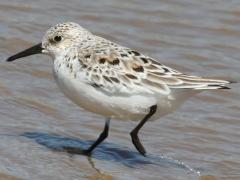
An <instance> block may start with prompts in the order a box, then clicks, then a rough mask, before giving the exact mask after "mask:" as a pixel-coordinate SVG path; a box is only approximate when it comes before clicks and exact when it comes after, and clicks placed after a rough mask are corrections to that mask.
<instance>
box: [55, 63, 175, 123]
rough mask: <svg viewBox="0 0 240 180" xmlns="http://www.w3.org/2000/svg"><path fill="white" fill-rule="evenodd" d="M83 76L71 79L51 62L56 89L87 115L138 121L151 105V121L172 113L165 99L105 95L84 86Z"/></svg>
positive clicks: (69, 75)
mask: <svg viewBox="0 0 240 180" xmlns="http://www.w3.org/2000/svg"><path fill="white" fill-rule="evenodd" d="M83 76H84V74H83V73H82V74H81V72H79V73H78V74H77V76H76V77H74V74H73V73H71V72H70V71H69V68H66V66H65V65H64V64H62V65H61V67H59V62H57V61H56V60H55V61H54V77H55V80H56V81H57V84H58V85H59V87H60V89H61V90H62V91H63V93H64V94H65V95H66V96H67V97H68V98H69V99H71V100H72V101H73V102H74V103H76V104H77V105H79V106H80V107H82V108H84V109H86V110H87V111H90V112H93V113H96V114H100V115H102V116H104V117H110V118H116V119H121V120H141V119H142V118H143V117H144V116H145V115H146V114H147V113H148V112H149V108H150V107H151V106H153V105H155V104H157V105H158V109H157V112H156V114H155V115H154V116H153V118H152V119H158V118H159V117H160V116H163V115H165V114H168V113H170V112H171V111H172V110H174V109H175V107H174V103H173V101H175V100H171V98H169V97H167V96H166V97H162V96H160V95H156V94H148V93H146V94H142V93H139V94H138V93H136V94H132V93H129V95H122V94H119V93H116V94H114V93H113V94H111V95H109V94H106V93H105V92H104V91H101V89H100V88H98V87H93V86H91V85H89V84H88V83H86V82H85V81H84V77H83Z"/></svg>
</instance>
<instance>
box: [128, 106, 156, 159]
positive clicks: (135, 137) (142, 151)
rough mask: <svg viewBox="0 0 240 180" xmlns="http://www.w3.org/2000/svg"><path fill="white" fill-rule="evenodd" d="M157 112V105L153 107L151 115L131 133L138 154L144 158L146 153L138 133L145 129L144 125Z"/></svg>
mask: <svg viewBox="0 0 240 180" xmlns="http://www.w3.org/2000/svg"><path fill="white" fill-rule="evenodd" d="M156 110H157V105H154V106H151V107H150V111H149V113H148V114H147V115H146V116H145V117H144V118H143V120H142V121H141V122H140V123H139V124H138V125H137V126H136V127H135V128H134V129H133V130H132V132H131V133H130V135H131V137H132V142H133V144H134V146H135V147H136V149H137V150H138V152H139V153H140V154H142V155H143V156H145V154H146V151H145V149H144V147H143V145H142V144H141V142H140V140H139V138H138V132H139V130H140V129H141V128H142V127H143V125H144V124H145V123H146V122H147V120H148V119H149V118H150V117H152V115H153V114H154V113H155V112H156Z"/></svg>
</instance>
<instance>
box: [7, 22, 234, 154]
mask: <svg viewBox="0 0 240 180" xmlns="http://www.w3.org/2000/svg"><path fill="white" fill-rule="evenodd" d="M36 53H45V54H48V55H50V56H51V57H52V59H53V63H54V68H53V71H54V77H55V79H56V81H57V83H58V85H59V86H60V89H61V90H62V91H63V93H64V94H65V95H66V96H67V97H69V98H70V99H71V100H72V101H73V102H75V103H76V104H78V105H79V106H80V107H82V108H84V109H86V110H88V111H91V112H94V113H97V114H100V115H102V116H105V117H106V118H107V119H108V120H107V121H106V123H105V128H104V131H103V132H102V133H101V134H100V136H99V138H98V139H97V141H96V142H95V143H93V145H91V146H90V147H89V148H88V149H87V150H84V151H82V150H81V149H79V148H73V147H65V148H64V149H65V150H66V151H68V152H71V153H84V154H87V155H88V154H90V153H91V152H92V151H93V149H94V148H95V147H96V146H97V145H98V144H100V143H101V142H102V141H103V140H104V139H105V138H106V137H107V135H108V129H109V122H110V121H109V119H111V118H115V119H121V120H141V121H140V123H139V124H138V125H137V126H136V127H135V128H134V129H133V130H132V131H131V133H130V134H131V137H132V142H133V144H134V145H135V147H136V148H137V150H138V151H139V152H140V153H141V154H142V155H145V154H146V151H145V149H144V147H143V146H142V144H141V142H140V140H139V138H138V132H139V130H140V129H141V128H142V127H143V125H144V124H145V123H146V122H147V121H148V120H154V119H158V118H159V117H161V116H163V115H166V114H168V113H170V112H172V111H174V110H175V109H176V108H177V107H179V106H180V105H181V104H182V103H183V102H184V101H185V100H187V99H188V98H189V97H191V96H193V95H194V94H196V93H198V92H201V91H203V90H208V89H227V88H228V87H226V85H227V84H229V83H230V82H229V81H224V80H216V79H206V78H201V77H196V76H189V75H186V74H183V73H181V72H179V71H177V70H175V69H172V68H170V67H167V66H165V65H163V64H161V63H159V62H158V61H156V60H154V59H152V58H150V57H148V56H145V55H143V54H141V53H140V52H138V51H136V50H131V49H129V48H126V47H123V46H120V45H118V44H116V43H113V42H111V41H108V40H106V39H104V38H101V37H99V36H96V35H94V34H92V33H90V32H89V31H87V30H86V29H84V28H82V27H81V26H79V25H78V24H76V23H72V22H68V23H61V24H57V25H56V26H54V27H52V28H50V29H49V30H48V31H47V32H46V34H45V36H44V37H43V40H42V43H40V44H37V45H35V46H33V47H31V48H29V49H27V50H24V51H22V52H20V53H17V54H15V55H13V56H11V57H9V58H8V59H7V61H13V60H15V59H18V58H21V57H25V56H29V55H33V54H36Z"/></svg>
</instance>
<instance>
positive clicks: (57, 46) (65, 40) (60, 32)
mask: <svg viewBox="0 0 240 180" xmlns="http://www.w3.org/2000/svg"><path fill="white" fill-rule="evenodd" d="M89 38H91V33H90V32H89V31H87V30H86V29H84V28H82V27H81V26H80V25H78V24H77V23H74V22H66V23H59V24H57V25H55V26H53V27H51V28H50V29H48V30H47V32H46V33H45V35H44V36H43V39H42V43H39V44H37V45H35V46H33V47H31V48H29V49H26V50H24V51H22V52H19V53H17V54H15V55H13V56H11V57H9V58H8V59H7V61H13V60H15V59H18V58H22V57H26V56H30V55H33V54H39V53H44V54H47V55H50V56H51V57H53V58H54V57H55V56H56V55H57V54H59V53H61V52H63V51H66V50H67V49H68V48H70V47H73V46H76V45H81V42H84V41H85V42H86V41H87V40H88V39H89Z"/></svg>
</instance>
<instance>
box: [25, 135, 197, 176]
mask: <svg viewBox="0 0 240 180" xmlns="http://www.w3.org/2000/svg"><path fill="white" fill-rule="evenodd" d="M22 136H24V137H27V138H30V139H33V140H35V141H36V142H37V143H39V144H41V145H44V146H45V147H47V148H49V149H51V150H54V151H64V149H63V147H66V146H68V147H69V146H70V147H75V148H76V147H77V148H79V147H80V148H83V149H86V148H87V147H89V145H90V144H92V143H93V141H83V140H81V139H76V138H69V137H64V136H60V135H53V134H47V133H41V132H25V133H24V134H22ZM72 155H74V154H72ZM92 157H93V158H95V159H99V160H105V161H112V162H117V163H122V164H123V165H125V166H127V167H131V168H136V167H138V166H143V165H147V164H154V165H158V166H171V167H174V168H181V169H183V170H186V171H189V172H192V173H197V174H199V175H200V172H199V171H196V170H194V169H193V168H191V167H190V166H188V165H185V164H184V163H183V162H180V161H177V160H174V159H172V158H170V157H167V156H156V155H147V157H144V156H142V155H140V154H139V153H138V152H135V151H131V150H128V149H127V148H126V149H125V148H124V149H123V148H122V147H120V146H119V145H117V144H114V143H106V142H104V143H102V144H101V145H100V146H99V147H98V148H97V149H96V150H95V151H94V153H93V155H92V156H91V157H89V161H90V164H91V165H92V166H93V167H94V169H96V170H97V171H98V172H99V173H100V174H101V172H100V170H98V169H97V168H96V167H95V165H94V162H93V160H92Z"/></svg>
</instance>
